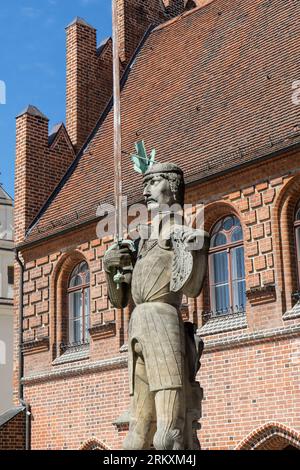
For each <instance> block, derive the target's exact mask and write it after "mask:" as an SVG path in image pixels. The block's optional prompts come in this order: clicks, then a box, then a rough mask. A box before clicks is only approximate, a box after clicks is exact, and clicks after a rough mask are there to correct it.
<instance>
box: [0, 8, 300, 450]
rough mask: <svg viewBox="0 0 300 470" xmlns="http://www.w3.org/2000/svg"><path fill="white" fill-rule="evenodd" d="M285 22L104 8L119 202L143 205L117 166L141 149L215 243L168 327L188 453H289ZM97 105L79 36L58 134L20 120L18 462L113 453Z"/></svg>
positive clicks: (293, 312)
mask: <svg viewBox="0 0 300 470" xmlns="http://www.w3.org/2000/svg"><path fill="white" fill-rule="evenodd" d="M163 3H164V4H165V5H164V6H163ZM299 18H300V5H299V2H294V1H282V0H273V1H269V0H213V1H201V0H200V1H197V2H196V1H195V2H183V1H179V0H178V1H171V0H170V1H168V2H167V1H165V2H161V1H158V0H157V1H156V0H149V1H148V2H147V5H146V6H145V2H142V1H141V0H127V1H124V0H120V1H119V26H120V39H121V43H122V54H121V63H120V67H121V70H122V73H123V79H122V93H121V105H122V122H123V152H124V159H123V167H124V193H125V194H126V195H128V196H129V203H130V204H132V203H134V202H137V201H141V200H142V191H141V181H140V177H139V176H138V175H136V174H135V173H134V172H133V170H132V164H131V162H130V159H129V156H128V154H129V153H130V152H131V151H132V150H133V149H134V142H135V141H137V140H141V139H144V140H145V142H146V145H147V147H149V148H155V149H156V150H157V152H158V158H159V160H160V161H172V162H174V163H177V164H179V165H180V166H181V167H182V168H183V170H184V172H185V177H186V182H187V201H186V202H189V203H198V202H203V203H204V204H205V228H206V230H207V231H209V232H210V233H211V235H212V238H211V240H212V241H211V249H210V255H209V256H210V262H209V270H208V275H207V281H206V284H205V288H204V290H203V293H202V294H201V296H200V297H199V298H198V299H196V300H192V299H187V307H186V308H185V309H184V312H183V313H184V315H185V317H188V318H189V319H190V320H191V321H194V322H195V323H197V326H198V333H199V335H200V336H201V337H202V338H203V339H204V342H205V349H204V354H203V357H202V367H201V371H200V374H199V380H200V381H201V385H202V387H203V389H204V399H203V417H202V420H201V421H202V429H201V431H200V432H199V437H200V440H201V443H202V447H203V449H210V450H211V449H278V450H280V449H284V448H300V387H299V385H300V384H299V368H300V340H299V335H300V304H299V298H300V296H298V294H297V293H298V292H299V262H300V257H299V256H300V211H299V207H300V206H299V201H300V151H299V149H300V105H297V103H298V96H299V90H298V88H297V86H299V82H298V84H297V82H296V81H297V80H299V79H300V77H299V74H300V72H299V70H300V56H299V51H298V49H299V35H300V21H298V20H299ZM150 24H154V25H156V26H155V27H154V28H152V29H151V28H149V25H150ZM111 88H112V79H111V41H110V40H108V41H106V42H105V43H104V44H102V46H101V47H100V48H98V49H97V48H96V32H95V30H94V28H92V27H91V26H89V25H88V24H86V23H85V22H84V21H83V20H81V19H78V18H77V19H76V20H75V21H74V22H73V23H71V24H70V25H69V26H68V28H67V123H66V128H65V127H64V125H61V126H59V127H57V128H56V129H55V131H54V133H53V134H52V135H51V136H50V138H49V136H48V119H47V118H46V117H45V116H44V115H43V114H42V113H41V112H39V111H38V110H37V109H36V108H34V107H28V108H27V109H26V110H25V111H24V113H22V114H21V115H20V116H18V118H17V152H16V168H17V172H16V200H15V212H16V221H15V227H16V238H17V251H18V258H19V261H18V263H16V269H17V276H16V277H17V284H16V298H17V299H22V300H21V302H20V301H19V300H17V301H16V306H15V308H16V314H15V317H16V322H15V333H16V342H15V404H16V406H19V404H20V398H22V399H23V400H24V401H23V402H22V405H23V408H22V409H21V410H24V409H25V406H27V411H29V407H30V410H31V416H29V414H28V413H27V420H26V419H25V418H26V417H25V418H24V419H23V420H20V419H19V421H20V423H23V425H22V426H23V429H25V424H24V423H25V421H27V445H29V441H30V445H31V448H32V449H92V448H102V449H106V448H108V449H119V448H121V443H122V440H123V438H124V435H125V433H126V430H127V426H128V424H127V421H128V418H127V413H126V412H127V410H128V402H129V397H128V381H127V324H128V318H129V315H130V310H129V309H125V310H124V311H118V312H116V311H114V310H113V309H112V308H111V306H110V305H109V302H108V299H107V290H106V283H105V276H104V272H103V266H102V258H103V254H104V252H105V250H106V249H107V247H108V244H109V242H110V240H109V239H108V238H107V239H103V240H99V239H98V238H97V235H96V225H97V222H98V219H97V217H96V210H97V206H98V204H99V203H101V202H112V201H113V179H114V176H113V164H112V162H113V157H112V155H113V111H112V101H111V100H110V96H111V92H112V90H111ZM20 321H22V328H21V330H20ZM20 376H21V382H20V386H19V377H20ZM19 411H20V410H19ZM21 413H24V411H21ZM16 416H17V417H18V416H19V415H16ZM15 419H16V417H13V418H12V421H11V422H12V423H13V422H14V420H15ZM4 426H6V433H5V432H4V429H3V427H1V428H0V443H1V445H2V447H5V446H6V447H7V446H8V445H9V444H7V439H6V441H5V435H7V432H8V431H7V427H8V424H7V423H6V424H4ZM3 436H4V437H3ZM5 442H6V444H5ZM11 445H12V444H11Z"/></svg>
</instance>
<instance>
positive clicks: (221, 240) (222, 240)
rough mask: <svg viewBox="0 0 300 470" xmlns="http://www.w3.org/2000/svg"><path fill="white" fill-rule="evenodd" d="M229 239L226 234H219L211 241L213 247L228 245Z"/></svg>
mask: <svg viewBox="0 0 300 470" xmlns="http://www.w3.org/2000/svg"><path fill="white" fill-rule="evenodd" d="M226 242H227V239H226V236H225V235H224V233H217V234H216V235H214V236H213V237H212V239H211V247H215V246H220V245H226Z"/></svg>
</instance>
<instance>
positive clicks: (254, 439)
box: [236, 422, 300, 450]
mask: <svg viewBox="0 0 300 470" xmlns="http://www.w3.org/2000/svg"><path fill="white" fill-rule="evenodd" d="M287 446H292V447H295V449H298V450H300V433H299V432H296V431H294V430H292V429H290V428H289V427H288V426H284V425H283V424H281V423H274V422H271V423H266V424H265V425H264V426H261V427H260V428H259V429H257V430H256V431H253V432H252V433H251V434H250V435H249V436H248V437H246V439H244V440H243V441H242V442H241V443H240V444H239V445H238V446H237V447H236V450H283V449H284V448H286V447H287Z"/></svg>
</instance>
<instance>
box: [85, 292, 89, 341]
mask: <svg viewBox="0 0 300 470" xmlns="http://www.w3.org/2000/svg"><path fill="white" fill-rule="evenodd" d="M84 311H85V340H86V341H88V340H89V336H90V334H89V327H90V289H85V291H84Z"/></svg>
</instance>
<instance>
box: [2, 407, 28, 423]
mask: <svg viewBox="0 0 300 470" xmlns="http://www.w3.org/2000/svg"><path fill="white" fill-rule="evenodd" d="M24 410H25V407H24V406H18V407H14V408H11V409H9V410H8V411H6V412H5V413H3V414H2V415H0V427H1V426H4V424H7V423H8V422H9V421H11V420H12V419H13V418H15V417H16V416H17V415H18V414H19V413H21V412H23V411H24Z"/></svg>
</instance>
